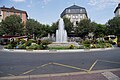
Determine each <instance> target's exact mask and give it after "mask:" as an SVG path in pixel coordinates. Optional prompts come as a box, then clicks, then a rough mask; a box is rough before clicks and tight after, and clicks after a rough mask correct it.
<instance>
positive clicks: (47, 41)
mask: <svg viewBox="0 0 120 80" xmlns="http://www.w3.org/2000/svg"><path fill="white" fill-rule="evenodd" d="M50 43H51V42H50V41H49V40H42V41H41V44H42V45H48V44H50Z"/></svg>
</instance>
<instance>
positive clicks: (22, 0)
mask: <svg viewBox="0 0 120 80" xmlns="http://www.w3.org/2000/svg"><path fill="white" fill-rule="evenodd" d="M11 1H14V2H25V1H26V0H11Z"/></svg>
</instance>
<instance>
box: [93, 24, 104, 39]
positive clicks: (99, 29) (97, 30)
mask: <svg viewBox="0 0 120 80" xmlns="http://www.w3.org/2000/svg"><path fill="white" fill-rule="evenodd" d="M105 32H106V26H105V25H102V24H97V23H96V24H95V27H94V34H95V37H103V36H105V35H106V34H105Z"/></svg>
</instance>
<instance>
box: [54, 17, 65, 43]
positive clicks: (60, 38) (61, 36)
mask: <svg viewBox="0 0 120 80" xmlns="http://www.w3.org/2000/svg"><path fill="white" fill-rule="evenodd" d="M56 42H57V43H66V42H67V32H66V30H65V29H64V21H63V19H62V18H60V20H59V25H58V30H56Z"/></svg>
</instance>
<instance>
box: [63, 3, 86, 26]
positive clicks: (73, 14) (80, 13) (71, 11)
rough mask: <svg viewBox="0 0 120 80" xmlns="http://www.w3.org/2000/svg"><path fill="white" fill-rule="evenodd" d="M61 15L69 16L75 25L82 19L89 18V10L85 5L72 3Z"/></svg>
mask: <svg viewBox="0 0 120 80" xmlns="http://www.w3.org/2000/svg"><path fill="white" fill-rule="evenodd" d="M61 17H62V18H63V17H66V18H69V19H70V21H71V22H72V23H73V25H74V26H76V24H77V23H78V22H80V21H81V20H82V19H88V16H87V11H86V9H85V8H84V7H80V6H77V5H72V6H70V7H68V8H66V9H65V10H64V11H63V12H62V13H61Z"/></svg>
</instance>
